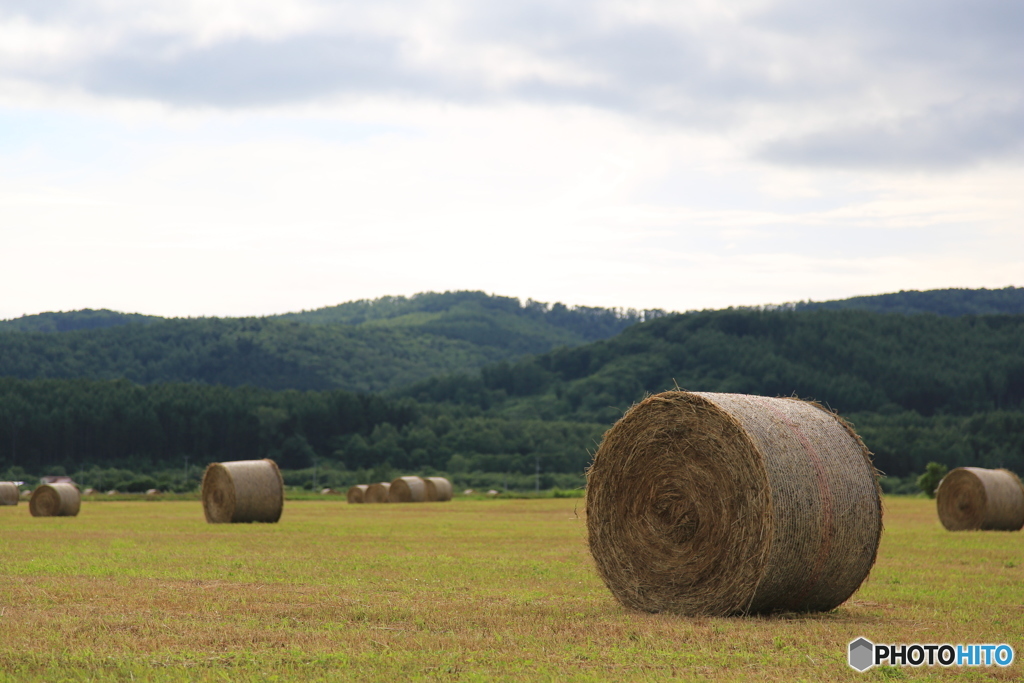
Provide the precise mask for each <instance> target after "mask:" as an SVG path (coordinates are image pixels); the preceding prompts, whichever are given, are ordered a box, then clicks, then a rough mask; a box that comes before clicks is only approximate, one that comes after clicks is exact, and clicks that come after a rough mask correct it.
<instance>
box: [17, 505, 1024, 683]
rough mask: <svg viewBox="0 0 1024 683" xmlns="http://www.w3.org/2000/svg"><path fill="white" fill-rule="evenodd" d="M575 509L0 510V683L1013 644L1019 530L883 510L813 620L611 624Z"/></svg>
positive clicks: (826, 677) (410, 673) (733, 667)
mask: <svg viewBox="0 0 1024 683" xmlns="http://www.w3.org/2000/svg"><path fill="white" fill-rule="evenodd" d="M582 507H583V501H581V500H574V499H550V498H549V499H538V500H456V501H453V502H451V503H447V504H426V505H375V506H369V505H368V506H355V505H346V504H345V503H344V502H343V501H339V500H337V499H331V500H309V501H289V502H288V503H287V504H286V506H285V512H284V516H283V517H282V519H281V522H280V523H279V524H275V525H208V524H206V523H205V522H204V521H203V515H202V510H201V507H200V505H199V503H198V502H196V501H180V500H179V501H163V502H158V503H150V504H145V503H141V502H138V501H104V502H103V504H99V503H98V502H93V501H85V502H83V505H82V512H81V514H80V515H79V516H78V517H76V518H40V519H35V518H32V517H30V516H29V514H28V506H27V505H25V504H24V503H23V504H21V505H19V506H17V507H8V508H0V530H2V531H0V558H3V559H2V561H0V581H2V584H0V585H2V586H3V590H2V593H0V681H93V680H136V681H257V680H259V681H263V680H280V681H291V680H339V681H348V680H356V681H359V680H367V681H374V680H384V679H394V680H445V681H490V680H516V681H518V680H524V681H525V680H551V681H605V680H608V681H612V680H615V681H617V680H651V681H662V680H695V679H704V678H712V679H720V680H754V679H757V680H760V679H768V680H779V681H782V680H807V681H831V680H850V681H855V680H864V681H878V680H889V679H918V678H946V677H952V676H955V677H958V678H963V679H966V680H1014V679H1019V678H1020V677H1021V675H1022V671H1024V669H1022V667H1021V665H1020V664H1019V663H1015V664H1014V666H1013V667H1010V668H1009V669H1006V670H1002V669H998V668H996V667H991V668H984V669H981V668H979V669H966V668H965V669H957V668H952V669H948V670H941V669H940V668H939V667H934V668H929V667H922V668H920V669H912V668H909V667H905V668H896V669H874V670H872V671H869V672H868V673H866V674H857V673H856V672H854V671H853V670H852V669H850V668H849V667H848V666H847V665H846V659H845V657H846V650H845V648H846V644H847V643H848V642H849V641H850V640H852V639H854V638H856V637H857V636H865V637H867V638H869V639H870V640H873V641H875V642H925V643H936V642H952V643H967V642H1008V643H1010V644H1011V645H1013V646H1014V648H1015V649H1016V650H1017V652H1018V656H1022V655H1021V654H1020V653H1022V652H1024V643H1022V638H1021V634H1022V633H1024V534H1019V533H996V532H985V533H981V532H978V533H958V534H951V533H949V532H946V531H945V530H944V529H942V527H941V526H940V525H939V523H938V520H937V517H936V515H935V511H934V502H933V501H929V500H924V499H915V498H888V499H887V500H886V517H885V523H886V532H885V535H884V537H883V541H882V548H881V551H880V554H879V559H878V562H877V564H876V565H875V569H874V571H873V572H872V574H871V576H870V577H869V579H868V580H867V582H866V583H865V584H864V586H863V587H862V589H861V591H860V592H858V593H857V594H856V595H855V596H854V597H853V599H852V600H850V601H849V602H848V603H847V604H845V605H843V606H841V607H840V608H839V609H837V610H835V611H833V612H831V613H828V614H816V615H793V614H788V615H780V616H775V617H770V618H768V617H758V618H732V619H713V618H698V619H691V618H684V617H678V616H673V615H651V614H641V613H636V612H631V611H628V610H626V609H624V608H622V607H621V606H619V605H618V604H617V603H616V602H615V601H614V600H613V599H612V597H611V594H610V593H609V592H608V591H607V589H606V588H605V587H604V586H603V584H602V583H601V582H600V580H599V579H598V577H597V575H596V573H595V571H594V569H593V565H592V562H591V560H590V557H589V553H588V550H587V547H586V536H585V524H584V519H583V511H582Z"/></svg>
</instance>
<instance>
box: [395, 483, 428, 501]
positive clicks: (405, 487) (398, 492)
mask: <svg viewBox="0 0 1024 683" xmlns="http://www.w3.org/2000/svg"><path fill="white" fill-rule="evenodd" d="M388 499H389V500H390V501H391V502H392V503H422V502H424V501H426V499H427V484H426V482H424V481H423V480H422V479H420V478H419V477H398V478H397V479H394V480H392V482H391V489H390V490H389V491H388Z"/></svg>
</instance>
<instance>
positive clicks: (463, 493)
mask: <svg viewBox="0 0 1024 683" xmlns="http://www.w3.org/2000/svg"><path fill="white" fill-rule="evenodd" d="M474 493H476V491H474V490H473V489H466V490H465V491H463V492H462V495H464V496H472V495H473V494H474Z"/></svg>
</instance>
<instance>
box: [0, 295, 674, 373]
mask: <svg viewBox="0 0 1024 683" xmlns="http://www.w3.org/2000/svg"><path fill="white" fill-rule="evenodd" d="M87 313H103V312H86V311H81V312H78V313H76V314H47V315H45V316H35V317H33V320H32V321H26V319H24V318H20V319H17V320H14V321H7V323H6V325H7V326H8V327H7V328H6V329H7V330H8V331H6V332H5V333H3V334H0V376H8V377H17V378H24V379H33V378H75V377H80V378H91V379H114V378H125V379H128V380H131V381H133V382H138V383H143V384H148V383H154V382H196V381H197V382H204V383H209V384H224V385H229V386H239V385H246V384H248V385H253V386H259V387H264V388H269V389H287V388H290V389H336V388H341V389H348V390H353V391H370V392H372V391H381V390H384V389H388V388H393V387H397V386H402V385H405V384H409V383H411V382H414V381H417V380H420V379H423V378H425V377H429V376H433V375H437V374H442V373H448V372H454V371H457V370H467V369H475V368H479V367H481V366H483V365H485V364H488V363H493V362H495V361H499V360H502V359H516V358H520V357H522V356H524V355H527V354H531V353H541V352H544V351H548V350H550V349H552V348H555V347H558V346H572V345H579V344H582V343H586V342H588V341H593V340H595V339H602V338H604V337H607V336H611V335H613V334H615V333H617V332H619V331H621V330H622V329H624V328H625V327H628V326H629V325H631V324H634V323H635V322H637V321H639V320H640V319H641V318H642V315H643V314H640V313H637V312H635V311H626V312H621V311H613V310H608V309H597V308H575V309H570V308H568V307H566V306H563V305H561V304H555V305H554V306H550V307H549V306H546V305H544V304H538V303H535V302H527V304H526V305H525V306H524V305H520V303H519V301H518V300H517V299H512V298H509V297H496V296H488V295H486V294H483V293H480V292H450V293H445V294H423V295H418V296H416V297H411V298H404V297H392V298H386V299H379V300H377V301H374V302H365V301H364V302H353V303H351V304H343V305H341V306H337V307H333V308H330V309H321V310H320V311H311V312H305V313H297V314H289V315H286V316H278V317H276V318H200V319H170V320H168V319H155V320H154V319H150V318H145V319H138V318H134V317H132V316H122V317H118V316H120V314H113V315H110V316H94V315H85V314H87ZM108 313H109V312H108ZM653 313H654V314H657V312H653ZM651 314H652V312H648V314H647V315H651ZM88 320H93V321H94V322H97V324H96V325H95V326H94V327H96V328H97V329H77V330H72V331H66V332H61V333H60V334H54V333H51V332H44V331H34V332H27V331H18V330H13V331H12V330H10V327H11V324H12V323H19V324H20V325H21V326H22V327H26V326H29V327H30V326H32V325H35V327H36V329H38V330H42V329H58V330H59V329H68V328H70V327H71V326H72V324H73V322H74V321H78V323H80V324H82V325H84V324H85V322H84V321H88ZM100 320H102V321H105V322H106V323H108V324H107V325H106V326H101V325H100V324H99V322H98V321H100ZM30 323H31V324H30ZM132 323H145V324H132Z"/></svg>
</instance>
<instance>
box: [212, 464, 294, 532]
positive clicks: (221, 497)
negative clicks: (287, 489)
mask: <svg viewBox="0 0 1024 683" xmlns="http://www.w3.org/2000/svg"><path fill="white" fill-rule="evenodd" d="M283 507H284V480H283V479H281V472H280V470H278V469H277V463H275V462H274V461H273V460H266V459H264V460H237V461H235V462H215V463H213V464H211V465H210V466H208V467H207V468H206V472H205V473H204V474H203V513H204V514H205V515H206V521H207V522H209V523H210V524H226V523H235V522H276V521H278V520H279V519H281V510H282V508H283Z"/></svg>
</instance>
